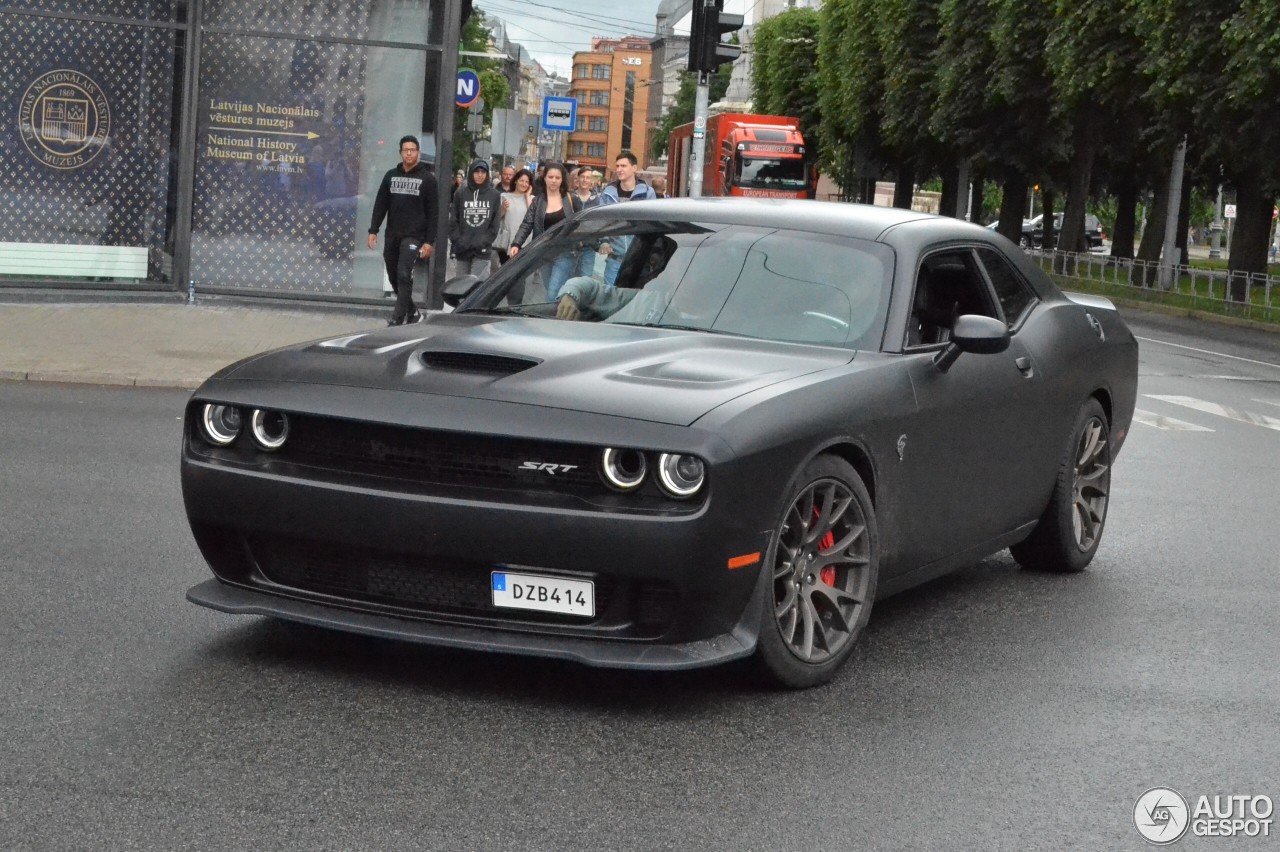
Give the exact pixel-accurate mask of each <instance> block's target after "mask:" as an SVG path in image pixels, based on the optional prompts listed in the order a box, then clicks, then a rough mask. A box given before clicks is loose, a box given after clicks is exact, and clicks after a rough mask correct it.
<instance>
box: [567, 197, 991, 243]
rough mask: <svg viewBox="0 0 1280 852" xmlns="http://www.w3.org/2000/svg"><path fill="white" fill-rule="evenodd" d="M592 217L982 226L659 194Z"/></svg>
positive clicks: (799, 204)
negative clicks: (659, 195)
mask: <svg viewBox="0 0 1280 852" xmlns="http://www.w3.org/2000/svg"><path fill="white" fill-rule="evenodd" d="M582 215H583V216H586V217H588V218H591V219H602V218H625V219H637V220H645V221H661V220H663V219H668V218H670V219H676V220H679V221H693V222H697V221H705V222H717V223H721V224H726V225H762V226H766V227H783V228H791V229H794V230H798V231H814V232H818V233H825V234H834V235H839V236H848V237H855V238H858V239H864V240H876V239H878V238H879V237H881V236H882V235H883V234H884V233H885V231H888V230H889V229H890V228H895V227H898V226H902V225H918V226H924V227H939V226H948V227H954V226H959V227H962V228H966V229H967V228H973V229H975V230H976V231H978V232H981V231H983V230H985V229H984V228H982V227H981V226H979V225H970V224H969V223H967V222H962V221H960V220H958V219H952V218H949V217H946V216H934V215H932V214H930V213H920V212H918V211H915V210H903V209H901V208H898V207H878V206H875V205H871V204H850V203H841V202H827V201H809V200H804V199H774V198H664V199H654V200H646V201H645V202H644V203H642V204H638V203H632V202H624V203H622V204H607V205H604V206H601V207H593V208H591V209H590V210H587V211H586V212H585V213H583V214H582Z"/></svg>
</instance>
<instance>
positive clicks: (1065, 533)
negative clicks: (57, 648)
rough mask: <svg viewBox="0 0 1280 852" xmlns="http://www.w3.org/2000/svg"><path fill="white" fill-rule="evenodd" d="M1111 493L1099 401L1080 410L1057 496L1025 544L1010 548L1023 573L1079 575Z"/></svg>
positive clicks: (1094, 542)
mask: <svg viewBox="0 0 1280 852" xmlns="http://www.w3.org/2000/svg"><path fill="white" fill-rule="evenodd" d="M1110 493H1111V428H1110V426H1109V425H1108V423H1107V415H1106V413H1105V412H1104V411H1103V410H1102V405H1101V404H1100V403H1099V402H1098V401H1097V400H1096V399H1090V400H1089V401H1088V402H1086V403H1085V404H1084V405H1083V406H1081V408H1080V412H1079V414H1077V415H1076V422H1075V425H1074V427H1073V428H1072V430H1071V441H1070V443H1069V444H1068V445H1067V449H1066V452H1065V453H1064V454H1063V457H1062V461H1061V463H1060V464H1059V466H1058V478H1057V480H1056V481H1055V482H1054V486H1053V496H1052V498H1051V499H1050V500H1049V505H1048V507H1046V508H1045V510H1044V514H1043V515H1041V516H1040V521H1039V523H1037V524H1036V528H1035V529H1034V530H1033V531H1032V532H1031V535H1030V536H1029V537H1028V538H1027V539H1026V540H1025V541H1023V542H1021V543H1019V544H1015V545H1014V546H1013V547H1011V548H1009V551H1010V553H1012V554H1013V558H1014V559H1016V560H1017V561H1018V564H1019V565H1021V566H1022V567H1024V568H1032V569H1036V570H1040V571H1051V572H1054V573H1058V574H1074V573H1076V572H1078V571H1083V570H1084V569H1085V566H1086V565H1088V564H1089V563H1090V561H1092V560H1093V554H1094V553H1096V552H1097V550H1098V542H1100V541H1101V540H1102V530H1103V527H1105V526H1106V522H1107V504H1108V502H1109V497H1110Z"/></svg>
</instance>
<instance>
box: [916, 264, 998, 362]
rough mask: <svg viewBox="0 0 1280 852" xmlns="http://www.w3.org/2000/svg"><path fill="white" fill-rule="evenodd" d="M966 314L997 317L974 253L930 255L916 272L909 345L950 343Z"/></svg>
mask: <svg viewBox="0 0 1280 852" xmlns="http://www.w3.org/2000/svg"><path fill="white" fill-rule="evenodd" d="M965 314H980V315H982V316H987V317H995V316H996V312H995V309H994V306H993V305H992V304H991V299H990V297H989V295H988V291H987V285H986V282H985V281H984V280H983V278H982V273H981V272H979V271H978V266H977V261H976V260H975V259H974V256H973V252H972V251H971V250H969V249H961V250H955V251H943V252H937V253H936V254H931V255H929V256H928V257H926V258H925V260H924V261H923V262H922V263H921V264H920V270H919V272H917V273H916V290H915V294H914V295H913V296H912V301H911V319H910V320H909V321H908V324H907V345H908V346H930V345H933V344H937V343H946V342H947V341H948V340H950V339H951V327H952V325H954V324H955V321H956V318H957V317H960V316H964V315H965Z"/></svg>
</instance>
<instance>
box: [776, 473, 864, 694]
mask: <svg viewBox="0 0 1280 852" xmlns="http://www.w3.org/2000/svg"><path fill="white" fill-rule="evenodd" d="M878 550H879V540H878V538H877V532H876V519H875V512H874V510H873V508H872V505H871V497H870V495H869V494H868V493H867V489H866V486H865V485H863V483H862V479H861V478H860V477H859V476H858V474H857V472H856V471H855V470H854V469H853V467H852V466H850V465H849V463H848V462H846V461H844V460H843V459H840V458H836V457H835V456H819V457H817V458H816V459H814V460H813V461H811V462H809V464H808V465H806V466H805V468H804V470H803V471H801V473H800V475H799V476H798V477H797V478H796V480H795V484H794V486H793V487H792V489H791V491H790V494H789V495H788V498H787V501H786V504H785V508H784V510H783V512H782V516H781V517H780V518H779V519H778V523H777V526H776V528H775V530H774V533H773V538H772V540H771V541H770V543H769V551H768V558H767V559H766V560H765V564H764V568H763V570H764V571H766V572H768V575H767V576H766V578H765V579H764V580H763V582H765V583H766V584H767V591H766V593H765V594H764V595H763V601H762V606H763V608H762V611H761V614H760V639H759V642H758V644H757V646H756V657H755V661H756V664H757V667H758V668H759V670H760V672H761V673H762V674H763V675H764V677H765V679H766V680H768V681H769V682H770V683H772V684H774V685H778V686H785V687H789V688H792V689H803V688H806V687H810V686H817V685H818V684H822V683H826V682H827V681H829V680H830V679H831V678H832V676H834V675H835V673H836V672H837V671H838V670H839V669H840V667H841V666H842V665H844V663H845V661H846V660H847V659H848V658H849V655H850V654H851V653H852V652H853V645H854V642H855V641H856V640H857V638H858V635H859V634H860V633H861V632H862V628H863V627H864V626H865V625H866V623H867V619H868V618H869V617H870V615H871V603H872V601H873V600H874V598H875V591H876V579H877V576H878V573H879V556H878Z"/></svg>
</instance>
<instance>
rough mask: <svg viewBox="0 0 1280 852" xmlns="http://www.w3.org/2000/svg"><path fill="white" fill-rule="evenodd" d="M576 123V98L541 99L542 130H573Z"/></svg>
mask: <svg viewBox="0 0 1280 852" xmlns="http://www.w3.org/2000/svg"><path fill="white" fill-rule="evenodd" d="M577 122H578V101H577V99H576V98H554V97H547V98H543V99H542V129H543V130H573V127H574V125H575V124H577Z"/></svg>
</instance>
